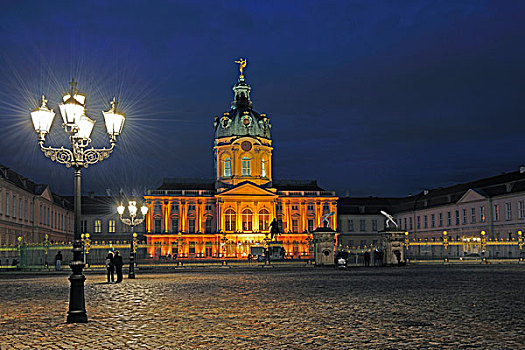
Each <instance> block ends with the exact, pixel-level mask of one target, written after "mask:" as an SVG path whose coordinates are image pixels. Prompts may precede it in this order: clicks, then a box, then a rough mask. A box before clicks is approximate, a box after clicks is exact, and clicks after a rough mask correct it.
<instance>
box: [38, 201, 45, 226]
mask: <svg viewBox="0 0 525 350" xmlns="http://www.w3.org/2000/svg"><path fill="white" fill-rule="evenodd" d="M38 216H39V218H40V225H42V224H43V222H42V220H43V218H44V214H43V213H42V203H40V206H39V211H38Z"/></svg>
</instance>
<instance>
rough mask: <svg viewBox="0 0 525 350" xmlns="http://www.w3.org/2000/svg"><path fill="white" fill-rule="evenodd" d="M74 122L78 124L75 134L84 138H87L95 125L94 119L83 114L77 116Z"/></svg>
mask: <svg viewBox="0 0 525 350" xmlns="http://www.w3.org/2000/svg"><path fill="white" fill-rule="evenodd" d="M76 124H77V126H78V131H77V133H76V134H75V135H76V136H77V137H79V138H82V139H84V140H88V139H89V137H90V136H91V132H92V131H93V127H94V126H95V121H94V120H93V119H91V118H89V117H88V116H87V115H85V114H84V115H83V116H81V117H80V118H79V120H78V121H77V123H76Z"/></svg>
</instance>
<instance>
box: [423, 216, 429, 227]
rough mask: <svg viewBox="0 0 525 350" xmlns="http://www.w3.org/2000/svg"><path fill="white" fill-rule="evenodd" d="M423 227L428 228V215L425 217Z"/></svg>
mask: <svg viewBox="0 0 525 350" xmlns="http://www.w3.org/2000/svg"><path fill="white" fill-rule="evenodd" d="M423 227H424V228H428V215H425V216H423Z"/></svg>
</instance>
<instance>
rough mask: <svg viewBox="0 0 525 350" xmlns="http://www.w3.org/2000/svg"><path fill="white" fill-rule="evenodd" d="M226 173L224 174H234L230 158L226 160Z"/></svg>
mask: <svg viewBox="0 0 525 350" xmlns="http://www.w3.org/2000/svg"><path fill="white" fill-rule="evenodd" d="M223 168H224V175H223V176H232V163H231V159H230V158H226V159H225V160H224V167H223Z"/></svg>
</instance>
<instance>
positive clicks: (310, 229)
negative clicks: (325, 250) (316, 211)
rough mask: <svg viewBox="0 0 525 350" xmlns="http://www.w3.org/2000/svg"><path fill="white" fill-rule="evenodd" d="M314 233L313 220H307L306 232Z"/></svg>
mask: <svg viewBox="0 0 525 350" xmlns="http://www.w3.org/2000/svg"><path fill="white" fill-rule="evenodd" d="M313 231H314V220H312V219H308V232H313Z"/></svg>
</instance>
